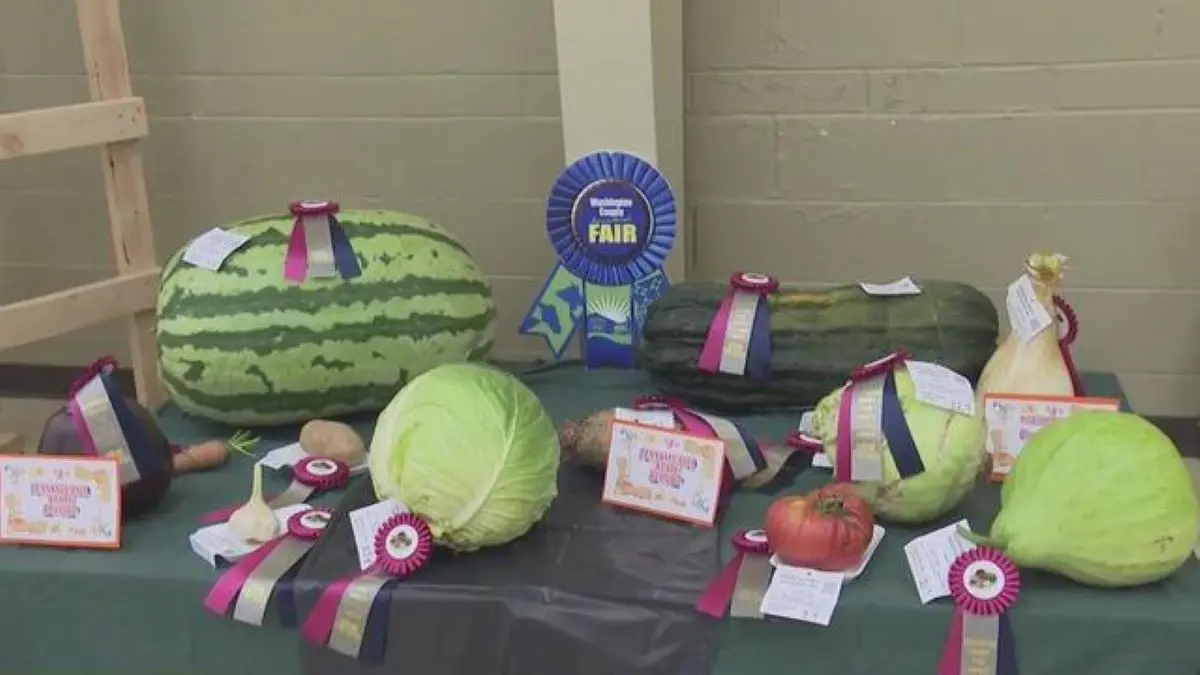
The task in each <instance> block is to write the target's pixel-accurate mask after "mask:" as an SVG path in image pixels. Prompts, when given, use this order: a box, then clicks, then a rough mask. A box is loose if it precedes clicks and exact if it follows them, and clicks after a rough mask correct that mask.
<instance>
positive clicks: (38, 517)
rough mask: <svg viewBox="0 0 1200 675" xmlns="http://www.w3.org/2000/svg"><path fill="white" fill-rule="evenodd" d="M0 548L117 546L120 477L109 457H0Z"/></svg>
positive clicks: (115, 463) (116, 464) (119, 518)
mask: <svg viewBox="0 0 1200 675" xmlns="http://www.w3.org/2000/svg"><path fill="white" fill-rule="evenodd" d="M0 495H3V496H4V498H3V499H2V500H0V544H25V545H29V546H52V547H61V548H101V549H115V548H120V547H121V474H120V464H119V462H118V460H116V459H114V458H111V457H52V456H47V455H4V456H0Z"/></svg>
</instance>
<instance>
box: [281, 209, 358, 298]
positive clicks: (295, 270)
mask: <svg viewBox="0 0 1200 675" xmlns="http://www.w3.org/2000/svg"><path fill="white" fill-rule="evenodd" d="M288 210H289V211H290V212H291V214H292V216H293V217H295V219H296V220H295V223H294V224H293V225H292V234H291V237H290V238H289V239H288V248H287V258H286V259H285V260H284V264H283V276H284V278H285V279H287V280H288V281H289V282H291V283H293V284H299V283H302V282H303V281H304V280H305V279H307V278H310V277H316V278H328V277H336V276H341V277H342V278H343V279H353V278H354V277H358V276H361V275H362V268H361V267H360V266H359V263H358V257H357V256H356V255H355V254H354V249H353V248H352V247H351V246H350V239H349V237H347V236H346V231H345V229H344V228H342V225H341V223H339V222H338V221H337V213H338V212H339V211H340V210H341V207H340V206H339V205H338V203H337V202H333V201H326V200H302V201H296V202H292V203H291V205H290V206H289V207H288Z"/></svg>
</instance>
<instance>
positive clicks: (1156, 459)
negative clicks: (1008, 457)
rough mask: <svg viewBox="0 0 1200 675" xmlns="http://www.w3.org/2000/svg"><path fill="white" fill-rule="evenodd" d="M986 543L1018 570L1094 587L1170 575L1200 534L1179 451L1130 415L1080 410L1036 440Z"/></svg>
mask: <svg viewBox="0 0 1200 675" xmlns="http://www.w3.org/2000/svg"><path fill="white" fill-rule="evenodd" d="M1000 504H1001V506H1000V513H999V514H998V515H997V516H996V520H995V521H994V522H993V523H992V527H991V533H990V534H989V535H988V536H987V537H980V536H978V535H972V534H969V533H964V534H966V536H967V538H968V539H971V540H972V541H974V542H976V543H979V544H983V545H987V546H994V547H996V548H999V549H1001V550H1003V551H1005V552H1006V553H1008V555H1009V557H1011V558H1012V559H1013V561H1014V562H1016V563H1017V564H1018V565H1021V566H1022V567H1032V568H1040V569H1044V570H1048V571H1051V572H1056V573H1058V574H1061V575H1063V576H1065V577H1067V578H1069V579H1074V580H1075V581H1078V582H1081V583H1085V584H1090V585H1094V586H1106V587H1117V586H1136V585H1140V584H1147V583H1153V582H1156V581H1160V580H1162V579H1165V578H1167V577H1169V576H1171V575H1172V574H1173V573H1174V572H1175V570H1177V569H1179V567H1180V566H1181V565H1183V564H1184V563H1185V562H1187V559H1188V558H1189V557H1190V556H1191V554H1192V547H1193V546H1195V545H1196V538H1197V535H1198V534H1200V505H1198V504H1197V500H1196V492H1195V489H1194V488H1193V486H1192V478H1191V473H1190V472H1189V471H1188V468H1187V466H1186V465H1185V464H1184V463H1183V458H1182V457H1180V455H1179V450H1178V449H1177V448H1176V447H1175V444H1174V443H1173V442H1171V439H1170V438H1168V437H1167V435H1166V434H1164V433H1163V432H1162V431H1160V430H1159V429H1158V427H1156V426H1154V425H1153V424H1151V423H1150V422H1148V421H1146V420H1144V419H1142V418H1141V417H1138V416H1137V415H1134V414H1132V413H1120V412H1109V411H1099V410H1094V411H1093V410H1084V411H1079V412H1076V413H1074V414H1072V415H1071V416H1070V417H1067V418H1064V419H1061V420H1058V421H1057V422H1054V423H1052V424H1050V425H1048V426H1046V427H1043V428H1042V429H1041V430H1040V431H1038V432H1037V433H1036V434H1034V435H1033V437H1032V438H1030V439H1029V441H1028V442H1027V443H1026V444H1025V447H1024V448H1022V449H1021V455H1020V457H1018V459H1017V463H1016V464H1015V465H1014V466H1013V470H1012V473H1011V474H1009V476H1008V477H1007V480H1005V481H1004V487H1003V488H1001V491H1000Z"/></svg>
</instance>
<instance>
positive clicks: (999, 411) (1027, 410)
mask: <svg viewBox="0 0 1200 675" xmlns="http://www.w3.org/2000/svg"><path fill="white" fill-rule="evenodd" d="M983 405H984V421H985V422H986V423H987V441H986V447H987V452H988V454H989V455H991V459H992V475H991V480H992V481H995V482H1002V481H1003V480H1004V478H1005V477H1006V476H1008V474H1009V473H1011V472H1012V468H1013V465H1014V464H1016V462H1017V458H1018V457H1020V456H1021V448H1023V447H1025V444H1026V443H1027V442H1029V439H1030V437H1032V436H1033V435H1034V434H1035V433H1036V432H1037V431H1038V430H1040V429H1041V428H1042V427H1044V426H1047V425H1049V424H1050V423H1052V422H1054V421H1056V420H1059V419H1062V418H1064V417H1069V416H1070V415H1071V414H1072V413H1074V412H1076V411H1078V410H1113V411H1116V410H1120V409H1121V401H1120V400H1119V399H1115V398H1096V397H1091V398H1088V397H1081V396H1075V397H1072V396H1024V395H1010V394H987V395H985V396H984V402H983Z"/></svg>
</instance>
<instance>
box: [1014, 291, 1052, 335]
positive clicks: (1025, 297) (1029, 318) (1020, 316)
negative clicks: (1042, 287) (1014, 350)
mask: <svg viewBox="0 0 1200 675" xmlns="http://www.w3.org/2000/svg"><path fill="white" fill-rule="evenodd" d="M1005 307H1006V308H1007V309H1008V321H1009V323H1010V324H1011V325H1012V329H1013V331H1014V332H1015V333H1016V334H1017V337H1018V338H1020V339H1021V342H1029V341H1030V340H1032V339H1033V338H1034V337H1035V336H1037V334H1038V333H1041V332H1042V331H1044V330H1046V329H1047V328H1049V327H1050V326H1052V325H1054V318H1053V317H1051V316H1050V313H1049V312H1047V311H1046V308H1045V307H1043V306H1042V303H1040V302H1038V299H1037V293H1036V292H1035V291H1034V290H1033V282H1032V281H1031V280H1030V279H1029V275H1028V274H1022V275H1021V278H1020V279H1017V280H1016V281H1014V282H1012V284H1010V285H1009V287H1008V297H1007V298H1006V299H1005Z"/></svg>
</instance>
